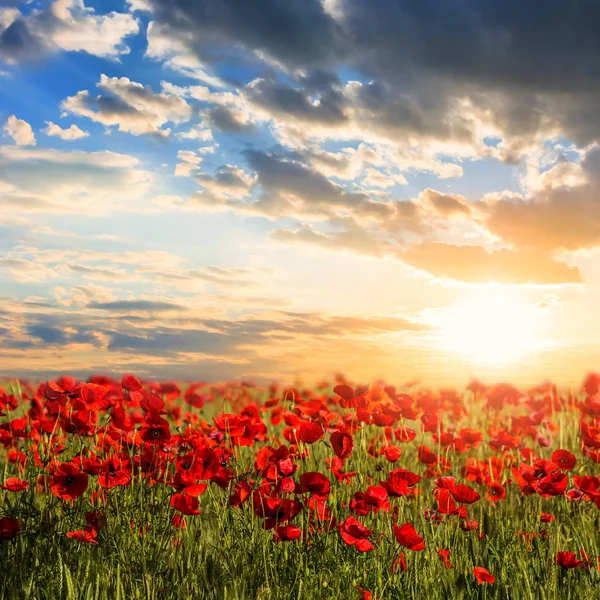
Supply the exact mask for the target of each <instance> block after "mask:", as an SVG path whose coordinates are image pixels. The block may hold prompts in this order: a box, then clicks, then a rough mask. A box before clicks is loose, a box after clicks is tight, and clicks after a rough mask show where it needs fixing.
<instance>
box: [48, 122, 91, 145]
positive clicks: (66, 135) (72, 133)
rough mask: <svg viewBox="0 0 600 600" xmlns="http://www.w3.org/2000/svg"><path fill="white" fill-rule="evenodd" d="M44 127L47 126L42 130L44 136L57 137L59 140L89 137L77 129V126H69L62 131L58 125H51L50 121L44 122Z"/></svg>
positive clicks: (86, 133) (85, 132)
mask: <svg viewBox="0 0 600 600" xmlns="http://www.w3.org/2000/svg"><path fill="white" fill-rule="evenodd" d="M46 125H48V127H46V129H44V130H43V131H44V133H45V134H46V135H54V136H58V137H59V138H60V139H61V140H78V139H80V138H84V137H87V136H88V135H90V134H89V133H88V132H87V131H83V129H79V127H77V125H71V126H70V127H67V129H62V128H61V126H60V125H57V124H56V123H52V121H46Z"/></svg>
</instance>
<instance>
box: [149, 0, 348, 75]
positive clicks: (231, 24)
mask: <svg viewBox="0 0 600 600" xmlns="http://www.w3.org/2000/svg"><path fill="white" fill-rule="evenodd" d="M149 4H150V6H151V7H152V10H153V15H154V16H153V18H154V19H156V21H157V22H158V23H159V24H160V25H162V26H163V27H166V28H168V29H167V30H168V31H169V32H170V33H171V35H173V36H174V37H177V38H178V39H179V40H181V41H182V42H183V43H185V44H186V45H188V47H189V48H190V50H192V51H194V52H196V53H197V54H198V56H200V57H201V58H202V59H203V60H210V59H211V58H212V59H213V60H214V59H215V58H218V57H219V56H222V52H223V51H225V52H226V53H231V51H232V49H233V48H238V49H239V50H250V51H253V52H256V53H262V54H265V55H267V56H269V57H271V58H272V59H274V60H276V61H279V62H281V63H283V64H285V65H286V66H290V67H304V66H306V65H313V66H317V65H322V64H324V63H328V62H330V61H331V59H332V57H333V55H334V47H335V44H336V42H335V38H336V37H337V35H338V29H339V28H338V26H337V24H336V23H335V21H333V19H332V18H331V17H330V16H329V15H328V14H327V13H326V12H325V9H324V7H323V3H322V2H321V0H253V1H252V2H239V1H238V0H168V1H167V0H150V2H149ZM215 50H216V51H217V53H216V55H215ZM219 52H220V53H221V54H220V53H219Z"/></svg>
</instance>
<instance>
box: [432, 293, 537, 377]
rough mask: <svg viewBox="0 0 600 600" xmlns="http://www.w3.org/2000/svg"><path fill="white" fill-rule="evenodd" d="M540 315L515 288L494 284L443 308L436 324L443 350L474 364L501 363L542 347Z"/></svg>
mask: <svg viewBox="0 0 600 600" xmlns="http://www.w3.org/2000/svg"><path fill="white" fill-rule="evenodd" d="M538 314H539V311H538V309H537V308H536V307H535V306H534V305H532V304H528V303H526V302H524V301H523V300H522V299H521V298H519V296H518V294H517V293H516V292H515V291H514V290H510V289H506V288H502V287H498V286H494V287H489V288H484V289H478V290H476V291H474V292H473V293H472V294H471V295H470V296H469V297H468V298H467V299H466V300H465V301H464V302H462V303H460V304H457V305H454V306H451V307H449V308H448V309H446V310H444V312H443V313H442V314H440V315H439V318H438V319H436V323H435V324H436V325H437V326H438V327H439V328H440V331H441V340H442V347H443V349H444V350H446V351H448V352H453V353H458V354H460V355H461V356H463V357H464V358H466V359H467V360H469V361H471V362H473V363H475V364H486V365H496V366H502V365H507V364H509V363H512V362H515V361H517V360H520V359H522V358H524V357H526V356H527V355H528V354H531V353H532V352H534V351H535V350H537V349H539V348H540V347H541V346H542V342H541V339H540V333H539V321H538Z"/></svg>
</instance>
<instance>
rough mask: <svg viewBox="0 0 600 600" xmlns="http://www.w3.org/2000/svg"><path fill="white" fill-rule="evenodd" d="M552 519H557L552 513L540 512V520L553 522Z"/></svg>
mask: <svg viewBox="0 0 600 600" xmlns="http://www.w3.org/2000/svg"><path fill="white" fill-rule="evenodd" d="M552 521H556V517H555V516H554V515H551V514H550V513H544V512H543V513H540V522H542V523H552Z"/></svg>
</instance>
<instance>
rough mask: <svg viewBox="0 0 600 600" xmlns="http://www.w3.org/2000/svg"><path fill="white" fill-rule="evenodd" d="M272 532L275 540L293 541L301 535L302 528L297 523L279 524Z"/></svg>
mask: <svg viewBox="0 0 600 600" xmlns="http://www.w3.org/2000/svg"><path fill="white" fill-rule="evenodd" d="M273 533H274V539H275V541H276V542H293V541H294V540H297V539H298V538H299V537H300V536H301V535H302V529H300V527H298V526H297V525H281V526H279V527H275V529H274V530H273Z"/></svg>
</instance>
